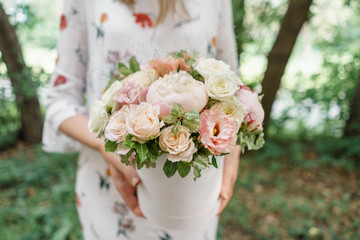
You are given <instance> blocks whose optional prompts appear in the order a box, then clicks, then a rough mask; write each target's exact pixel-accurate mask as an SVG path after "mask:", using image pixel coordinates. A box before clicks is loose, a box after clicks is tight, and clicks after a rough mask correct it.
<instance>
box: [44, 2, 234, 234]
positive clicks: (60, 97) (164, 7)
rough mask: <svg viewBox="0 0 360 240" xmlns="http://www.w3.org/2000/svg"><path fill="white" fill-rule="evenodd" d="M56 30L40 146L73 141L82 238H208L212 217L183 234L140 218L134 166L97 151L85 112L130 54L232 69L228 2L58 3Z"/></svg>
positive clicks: (229, 172)
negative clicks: (194, 56) (179, 55)
mask: <svg viewBox="0 0 360 240" xmlns="http://www.w3.org/2000/svg"><path fill="white" fill-rule="evenodd" d="M60 30H61V33H60V37H59V42H58V53H59V55H58V60H57V66H56V69H55V71H54V74H53V76H52V80H51V84H52V87H51V89H50V91H49V94H48V102H47V106H46V108H47V113H46V120H45V127H44V136H43V143H44V149H45V150H47V151H56V152H68V151H74V150H78V149H79V146H80V144H78V142H80V143H81V150H80V157H79V163H78V171H77V181H76V200H77V206H78V213H79V217H80V222H81V225H82V229H83V235H84V238H85V239H117V238H119V239H122V238H124V237H125V238H128V239H197V240H198V239H215V238H216V228H217V222H218V218H217V217H215V218H214V219H210V220H209V222H207V223H206V224H205V225H204V227H202V228H198V229H196V230H191V231H190V230H189V231H174V230H169V229H163V228H161V227H159V226H156V225H155V224H153V223H151V222H149V221H148V220H146V219H145V218H144V216H143V214H142V212H141V210H140V209H139V206H138V202H137V198H136V194H135V193H136V186H137V185H138V184H139V183H140V181H141V180H140V179H139V177H138V175H137V173H136V171H135V169H134V168H132V167H129V166H125V165H123V164H122V163H121V162H120V160H119V157H118V156H116V155H115V154H113V153H108V152H105V149H104V142H103V140H102V139H98V138H96V136H95V134H94V133H90V132H89V130H88V129H87V123H88V117H87V114H86V113H87V112H88V111H87V110H88V109H89V106H91V102H92V101H93V100H95V99H98V98H99V97H100V95H101V89H104V87H105V86H106V84H107V81H108V76H109V73H110V72H111V70H112V69H113V68H114V65H115V64H116V63H117V62H119V61H122V62H126V61H128V60H129V59H130V57H131V56H136V57H137V59H138V61H139V62H140V63H141V64H146V63H147V62H148V60H150V59H153V58H155V57H164V56H166V55H167V53H169V52H172V51H178V50H181V49H185V50H187V51H188V52H190V53H193V52H195V51H196V52H199V54H200V56H202V57H216V58H219V59H221V60H223V61H225V62H226V63H228V64H230V65H231V67H232V70H234V71H236V70H237V56H236V46H235V39H234V32H233V23H232V9H231V1H230V0H226V1H224V0H210V1H209V0H185V1H175V0H172V1H171V0H138V1H136V2H135V1H131V0H127V1H125V0H122V1H121V0H91V1H89V0H65V4H64V13H63V15H62V17H61V25H60ZM84 94H85V96H86V108H84V107H83V104H84V102H85V101H84V99H85V98H84ZM74 140H76V141H74ZM238 158H239V149H238V148H237V149H236V150H235V151H233V152H232V153H231V154H229V155H227V156H226V158H225V166H224V177H223V183H222V189H221V194H220V197H221V199H222V203H221V207H220V209H219V213H221V212H222V210H223V209H224V207H225V206H226V204H227V202H228V201H229V198H230V196H231V195H232V190H233V185H234V182H235V179H236V177H237V169H238ZM104 160H105V161H104ZM119 193H120V194H119Z"/></svg>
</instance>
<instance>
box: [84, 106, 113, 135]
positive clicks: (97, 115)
mask: <svg viewBox="0 0 360 240" xmlns="http://www.w3.org/2000/svg"><path fill="white" fill-rule="evenodd" d="M107 122H108V113H107V112H106V109H105V106H104V104H103V103H102V102H101V101H99V100H95V101H94V102H93V103H92V105H91V109H90V116H89V122H88V128H89V130H90V131H91V132H97V133H98V134H101V132H102V131H103V130H104V129H105V126H106V124H107Z"/></svg>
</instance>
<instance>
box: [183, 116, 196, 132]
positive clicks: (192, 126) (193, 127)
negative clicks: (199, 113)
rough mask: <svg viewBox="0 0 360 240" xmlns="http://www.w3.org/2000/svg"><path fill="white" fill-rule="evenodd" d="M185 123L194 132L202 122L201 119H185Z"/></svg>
mask: <svg viewBox="0 0 360 240" xmlns="http://www.w3.org/2000/svg"><path fill="white" fill-rule="evenodd" d="M183 125H184V126H185V127H187V128H188V129H189V131H190V132H192V133H194V132H197V131H198V130H199V127H200V122H199V120H196V119H192V120H187V119H184V120H183Z"/></svg>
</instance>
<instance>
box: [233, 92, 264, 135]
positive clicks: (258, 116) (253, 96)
mask: <svg viewBox="0 0 360 240" xmlns="http://www.w3.org/2000/svg"><path fill="white" fill-rule="evenodd" d="M235 96H236V98H237V99H238V100H239V101H240V102H241V103H242V104H243V105H244V106H245V108H246V111H247V113H248V114H247V116H246V118H245V122H247V123H248V127H250V128H249V129H248V130H249V131H251V130H254V129H255V128H260V129H261V123H262V122H263V121H264V114H265V113H264V109H263V108H262V106H261V104H260V102H259V99H258V94H257V93H256V92H252V91H251V89H250V88H249V87H247V86H241V87H240V90H238V91H237V92H236V95H235Z"/></svg>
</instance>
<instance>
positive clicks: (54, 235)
mask: <svg viewBox="0 0 360 240" xmlns="http://www.w3.org/2000/svg"><path fill="white" fill-rule="evenodd" d="M14 153H15V151H14ZM2 154H4V153H2ZM3 156H4V155H2V156H1V160H0V202H1V208H0V232H1V238H2V239H8V240H15V239H81V228H80V224H79V221H78V217H77V213H76V207H75V206H76V204H75V195H74V192H75V189H74V183H75V173H76V162H77V155H76V154H67V155H58V154H47V153H44V152H42V151H41V148H40V146H36V147H34V148H27V149H25V148H23V147H19V148H17V149H16V154H15V155H14V154H11V156H10V157H8V158H5V159H4V158H3Z"/></svg>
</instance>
